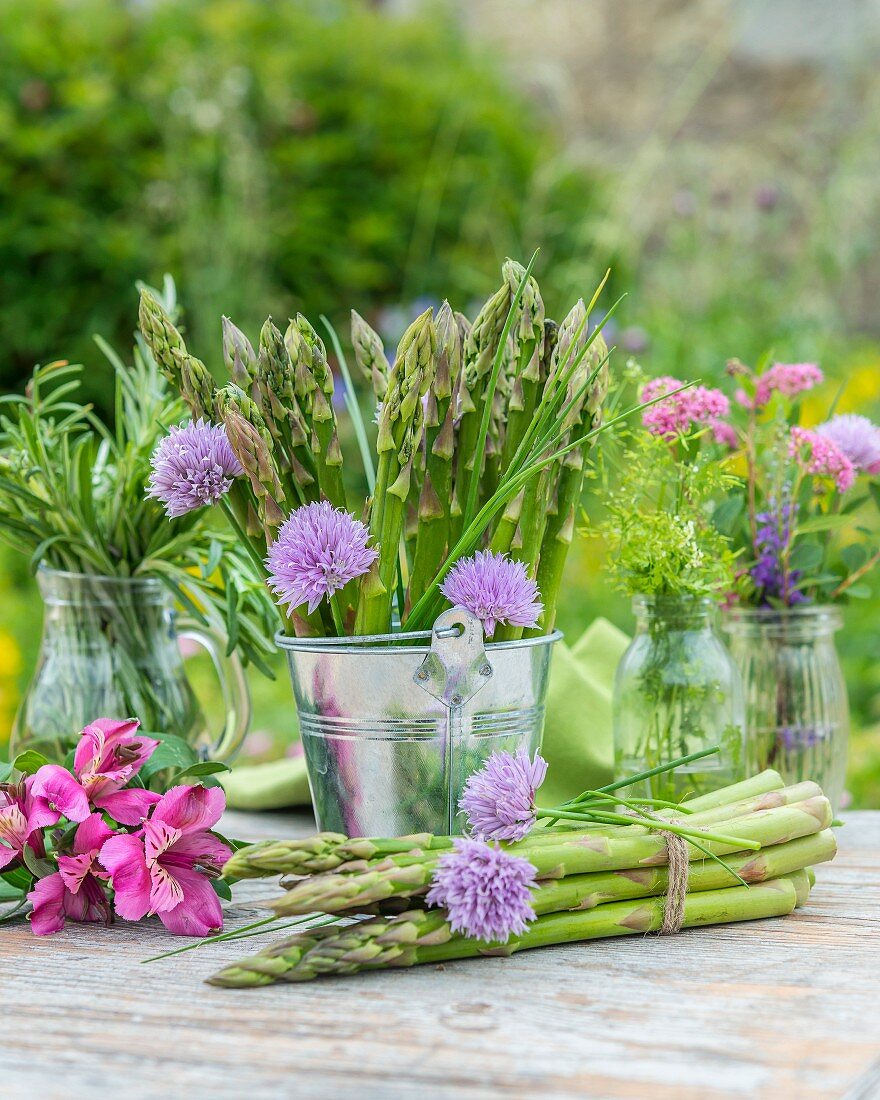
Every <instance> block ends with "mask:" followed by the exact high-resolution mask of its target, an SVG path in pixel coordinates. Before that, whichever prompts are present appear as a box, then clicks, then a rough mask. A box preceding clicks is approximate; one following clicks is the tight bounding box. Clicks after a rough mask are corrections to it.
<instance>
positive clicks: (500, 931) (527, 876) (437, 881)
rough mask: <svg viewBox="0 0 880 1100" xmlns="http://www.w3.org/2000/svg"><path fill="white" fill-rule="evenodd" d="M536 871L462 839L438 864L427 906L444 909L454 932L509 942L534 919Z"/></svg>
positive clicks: (493, 848) (479, 842)
mask: <svg viewBox="0 0 880 1100" xmlns="http://www.w3.org/2000/svg"><path fill="white" fill-rule="evenodd" d="M534 885H535V868H534V867H533V866H532V865H531V863H529V861H528V860H527V859H522V858H521V857H520V856H513V855H511V854H510V853H509V852H505V851H504V850H503V849H502V848H499V847H498V846H497V845H493V844H485V843H484V842H483V841H482V840H470V839H468V838H464V837H462V838H459V839H457V840H454V841H453V849H452V851H447V852H444V853H443V855H442V856H441V857H440V859H439V860H438V861H437V869H436V871H435V872H434V878H433V885H432V886H431V889H430V890H429V891H428V897H427V901H428V904H429V905H435V906H439V907H442V908H445V909H446V911H447V913H448V915H449V924H450V927H451V928H452V931H453V932H462V933H463V934H464V935H465V936H469V937H470V938H471V939H475V940H483V941H484V942H485V943H507V941H508V939H510V937H511V936H515V935H520V934H522V933H523V932H525V930H526V926H527V925H528V923H529V921H533V920H534V919H535V910H534V909H533V908H532V895H531V890H532V887H533V886H534Z"/></svg>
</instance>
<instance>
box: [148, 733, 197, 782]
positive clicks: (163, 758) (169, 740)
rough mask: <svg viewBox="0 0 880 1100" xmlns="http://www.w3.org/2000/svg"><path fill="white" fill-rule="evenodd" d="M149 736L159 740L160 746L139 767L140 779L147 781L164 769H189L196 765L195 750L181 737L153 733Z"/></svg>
mask: <svg viewBox="0 0 880 1100" xmlns="http://www.w3.org/2000/svg"><path fill="white" fill-rule="evenodd" d="M151 736H152V737H157V738H159V739H160V741H161V744H160V745H159V747H158V748H157V749H156V751H155V752H154V753H153V755H152V756H151V757H150V759H149V760H148V761H147V762H146V763H145V764H144V765H143V766H142V767H141V769H140V772H139V773H138V774H139V775H140V777H141V779H143V780H147V779H149V778H150V777H151V776H153V775H155V774H156V772H160V771H163V770H164V769H165V768H178V769H179V768H189V767H191V766H192V765H193V764H196V763H198V759H199V757H198V754H197V753H196V751H195V749H194V748H193V747H192V745H189V744H187V742H186V741H184V740H183V738H182V737H176V736H175V735H174V734H173V733H166V734H158V733H154V734H151Z"/></svg>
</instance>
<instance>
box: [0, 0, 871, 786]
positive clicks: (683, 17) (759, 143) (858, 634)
mask: <svg viewBox="0 0 880 1100" xmlns="http://www.w3.org/2000/svg"><path fill="white" fill-rule="evenodd" d="M850 6H851V5H849V4H846V3H845V4H843V5H842V8H844V9H847V10H848V9H849V7H850ZM807 8H808V9H809V12H807V14H806V15H805V14H804V9H803V8H799V7H798V5H797V4H795V5H793V6H792V5H791V4H789V3H788V2H787V0H785V2H783V0H780V3H778V4H775V5H774V13H773V15H772V16H771V15H770V14H769V13H768V12H767V9H766V7H764V8H763V10H762V5H760V4H759V5H754V4H750V3H748V2H739V3H738V2H735V0H730V2H723V3H717V2H714V3H713V2H709V0H540V2H539V0H511V2H504V0H471V2H470V3H464V2H461V3H459V2H446V3H430V2H418V0H410V2H404V0H397V2H388V3H375V2H374V3H367V2H366V0H322V2H321V3H309V2H305V0H279V2H269V0H156V2H145V3H120V2H119V0H0V286H2V293H0V334H2V344H0V347H2V352H3V353H2V355H0V386H2V387H3V388H6V389H15V388H19V387H20V386H21V385H22V384H23V382H24V379H25V378H26V376H27V374H28V373H29V371H30V369H31V367H32V366H33V364H34V363H35V362H38V361H42V362H46V361H49V360H51V359H54V358H67V359H71V360H76V361H82V362H85V363H86V364H87V365H88V366H89V367H90V368H93V369H90V371H89V372H88V378H89V386H90V388H91V391H92V394H93V396H94V398H95V400H96V401H97V402H98V403H99V404H101V403H103V402H105V401H106V397H107V394H108V393H109V389H110V384H111V379H110V371H109V368H108V367H107V366H106V365H105V364H104V362H103V360H102V357H101V356H100V353H99V352H98V350H97V348H96V347H95V346H94V344H93V343H92V340H91V336H92V334H93V333H95V332H100V333H102V334H103V335H104V336H106V337H107V338H108V339H110V340H111V342H113V343H114V344H115V345H116V346H117V347H118V348H120V349H124V348H126V347H127V346H128V345H129V342H130V338H131V331H132V328H133V326H134V322H135V309H136V297H135V292H134V282H135V280H136V279H138V278H144V279H146V280H147V281H150V282H154V283H156V282H158V281H159V280H160V279H161V276H162V273H163V272H165V271H170V272H172V273H173V274H174V276H175V278H176V280H177V282H178V286H179V289H180V294H181V298H182V300H183V301H184V303H185V304H186V307H187V330H188V340H189V341H190V343H191V345H192V347H193V348H194V349H195V350H196V352H197V353H198V354H199V355H201V356H202V357H203V358H204V359H205V360H206V361H207V362H208V363H209V365H216V364H217V363H218V361H219V353H220V341H219V318H220V315H221V313H227V314H229V315H231V316H232V317H233V318H234V319H235V320H236V322H237V323H238V324H239V325H241V326H242V327H243V328H245V329H246V330H247V331H249V332H250V333H251V334H255V333H256V330H257V327H258V325H259V324H260V322H261V321H262V320H263V318H264V317H265V316H266V315H267V314H268V313H273V314H275V315H276V316H278V317H286V316H288V315H289V314H290V313H292V312H293V311H295V310H302V311H303V312H305V313H306V314H307V315H309V316H311V317H312V318H313V319H316V318H317V316H318V314H320V313H321V312H324V313H327V314H328V315H329V316H330V317H331V318H332V319H333V320H334V321H335V322H336V323H337V325H338V327H340V329H342V330H344V328H345V322H346V319H347V314H348V310H349V309H350V308H351V307H354V308H357V309H358V310H359V311H360V312H362V313H364V314H365V315H367V316H368V317H369V318H370V319H371V320H372V321H374V323H375V324H377V325H378V326H379V327H380V328H381V329H382V330H383V334H384V335H385V336H386V337H387V338H388V340H389V341H393V340H394V339H396V337H397V336H398V335H399V332H400V331H401V330H402V328H403V327H404V325H405V324H406V322H407V321H408V320H409V319H410V317H411V316H412V315H414V314H415V313H416V312H417V311H418V310H419V308H420V307H421V304H422V302H423V301H424V300H425V299H426V298H427V299H429V300H437V299H440V298H442V297H443V296H448V297H449V298H450V300H451V301H452V303H453V305H454V306H456V307H457V308H462V309H465V310H468V309H469V308H470V306H471V304H472V302H473V300H474V299H475V298H476V297H485V296H486V295H487V294H488V293H489V292H490V290H491V289H492V288H493V287H494V285H495V282H496V280H497V272H498V268H499V265H500V262H501V260H502V259H503V258H504V256H505V255H514V256H516V257H518V258H521V259H523V258H527V257H528V255H530V253H531V251H532V250H533V249H534V248H535V247H538V246H540V247H541V254H540V258H539V262H538V268H537V271H536V274H537V275H538V278H539V281H540V283H541V287H542V290H543V291H544V293H545V297H546V300H547V306H548V314H549V315H551V316H554V315H556V316H558V315H559V314H560V313H561V312H562V311H563V310H565V309H567V307H568V305H569V304H570V302H571V300H573V298H574V297H575V296H577V295H578V294H587V293H589V292H590V291H591V290H592V288H593V287H594V286H595V284H596V282H597V281H598V279H599V278H600V277H601V275H602V273H603V272H604V270H605V269H606V267H608V266H610V267H612V272H613V274H612V287H611V295H616V294H617V293H620V292H623V291H626V292H627V295H628V297H627V299H626V301H625V303H624V305H623V307H622V309H621V310H620V312H619V314H618V317H617V318H616V322H617V323H616V329H615V331H614V333H613V334H612V338H613V340H614V342H615V343H616V344H617V345H618V347H619V349H620V351H619V353H618V363H620V364H622V362H623V361H624V358H625V356H627V355H634V356H637V357H638V358H639V360H640V362H641V363H642V364H643V366H644V367H645V368H646V369H647V370H648V371H650V372H652V373H658V374H659V373H669V374H675V375H679V376H682V377H688V378H696V377H702V378H706V379H712V378H714V379H715V380H717V379H718V377H719V376H720V375H721V372H722V371H723V369H724V365H725V362H726V360H727V359H728V358H729V357H733V356H737V357H739V358H741V359H743V360H745V361H754V360H755V359H756V358H757V357H758V356H759V355H761V354H763V353H765V352H767V351H769V350H771V349H772V351H773V354H774V355H775V356H776V357H777V358H779V359H783V360H789V361H795V360H812V361H818V362H819V363H820V364H821V365H822V367H823V369H824V370H825V371H826V374H827V376H828V379H829V381H828V383H827V384H826V386H825V387H824V388H823V390H822V391H821V392H817V393H816V394H815V395H814V397H812V398H811V407H810V409H809V410H808V413H809V416H810V417H811V421H812V422H818V421H820V420H821V419H823V418H824V416H825V413H826V411H827V408H828V407H829V405H830V403H831V401H832V400H833V399H834V397H835V395H836V393H837V392H838V390H839V389H840V386H841V385H842V384H844V383H845V388H844V390H843V394H842V397H841V399H840V408H841V409H842V410H843V409H851V410H858V411H861V412H865V413H867V414H869V415H873V416H874V418H875V419H880V382H878V375H880V350H878V335H880V327H878V318H877V316H876V312H875V309H876V307H875V300H876V289H877V286H878V285H880V259H878V257H880V248H878V244H880V241H878V239H877V238H878V236H880V218H878V216H877V215H878V213H880V187H878V183H877V180H878V178H880V171H878V169H880V163H878V148H880V141H878V138H880V134H878V130H880V110H878V109H877V108H878V106H880V79H878V77H877V75H876V73H877V71H878V69H877V66H876V63H875V62H876V53H872V43H873V42H874V38H873V37H872V35H873V33H874V30H876V28H873V27H861V28H860V27H856V28H855V31H854V33H853V35H852V36H850V37H851V39H852V41H850V38H847V37H846V36H843V37H841V32H840V28H841V27H845V26H847V25H848V24H847V21H846V18H844V15H845V14H846V13H844V14H841V12H838V13H837V15H836V17H834V26H831V27H829V26H828V25H826V24H823V23H822V22H821V19H819V16H815V18H816V19H817V20H818V22H817V23H816V26H815V27H814V30H815V35H814V38H813V39H810V37H809V35H805V31H804V28H805V27H806V29H807V30H809V29H810V28H809V23H810V19H811V18H813V16H812V15H810V12H813V14H814V15H815V11H816V8H815V5H812V4H808V5H807ZM786 11H787V12H788V13H789V14H788V18H789V19H790V20H793V22H791V24H790V26H788V25H786V22H785V15H784V13H785V12H786ZM781 13H782V14H781ZM826 18H827V13H826ZM795 28H796V29H797V34H795V33H792V32H793V30H794V29H795ZM869 31H870V33H869ZM776 47H778V48H776ZM608 300H609V301H610V300H611V296H609V299H608ZM601 554H602V547H601V545H600V544H599V542H598V540H586V541H583V542H582V543H580V544H579V545H578V546H577V548H576V550H575V552H574V553H573V555H572V560H571V564H570V567H569V572H568V598H567V599H566V600H565V601H564V603H563V608H562V612H561V615H562V624H561V625H562V626H563V627H564V628H565V629H566V631H567V632H568V633H569V634H570V635H572V636H576V635H577V634H578V633H579V631H580V630H582V629H583V628H584V626H585V625H586V624H587V623H588V622H589V620H590V618H591V617H592V616H593V615H595V614H606V615H608V616H609V617H611V618H612V619H614V620H615V621H616V622H618V623H619V624H620V625H621V626H623V627H625V628H627V627H628V626H629V624H630V617H629V611H628V608H627V607H626V606H625V605H624V604H623V602H622V601H621V600H620V599H619V598H618V597H615V596H612V595H611V594H610V593H609V591H608V588H607V585H606V584H605V583H604V580H603V578H602V576H601V573H600V564H601ZM873 583H874V595H873V598H872V599H871V600H867V601H862V602H860V603H858V604H855V605H853V606H852V607H850V608H847V610H846V629H845V631H844V633H843V635H842V636H841V638H840V648H841V651H842V653H843V656H844V661H845V666H846V672H847V677H848V682H849V687H850V693H851V699H852V703H853V709H854V725H855V730H856V732H855V735H854V740H853V754H852V766H851V780H850V787H851V790H852V793H853V796H854V799H855V800H856V801H857V802H858V803H859V804H861V805H880V627H878V623H880V583H878V580H877V578H875V579H874V582H873ZM37 606H38V605H37V603H36V598H35V595H34V591H33V587H32V582H31V580H30V578H29V574H28V569H27V563H26V562H25V561H23V560H20V559H18V558H16V557H15V556H14V555H13V554H11V553H8V552H4V554H3V557H2V575H0V738H2V737H3V735H4V733H5V732H6V731H7V730H8V728H9V725H10V723H11V719H12V715H13V713H14V709H15V705H16V702H17V698H18V695H19V693H20V691H21V690H22V688H23V686H24V684H25V683H26V682H27V678H28V675H29V672H30V669H31V668H32V665H33V661H34V657H35V653H36V647H37V643H38V631H39V622H38V616H37V613H36V608H37ZM253 686H254V691H255V694H256V696H257V704H258V706H257V722H256V726H255V732H254V734H253V735H252V738H251V743H250V751H251V753H252V754H253V755H255V756H258V757H259V756H265V755H272V754H277V753H278V752H280V751H283V737H284V734H285V729H286V726H287V725H288V724H289V721H290V719H289V715H290V710H291V702H290V698H289V695H288V689H287V686H286V684H285V683H284V680H283V677H282V678H280V679H279V681H278V683H277V684H269V683H267V682H265V681H260V680H259V679H258V678H257V677H254V678H253Z"/></svg>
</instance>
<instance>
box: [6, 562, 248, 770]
mask: <svg viewBox="0 0 880 1100" xmlns="http://www.w3.org/2000/svg"><path fill="white" fill-rule="evenodd" d="M37 583H38V584H39V587H40V593H41V595H42V597H43V636H42V640H41V643H40V655H39V660H38V662H37V668H36V671H35V673H34V676H33V679H32V680H31V683H30V686H29V687H28V689H27V691H26V693H25V696H24V698H23V699H22V702H21V705H20V707H19V710H18V714H17V716H16V719H15V724H14V726H13V730H12V746H11V747H12V754H13V756H14V755H15V754H17V753H19V752H21V751H23V750H24V749H30V748H32V749H36V750H37V751H39V752H41V753H43V755H44V756H46V757H48V758H49V759H50V760H52V761H53V762H60V761H61V760H63V758H64V756H65V754H66V753H67V752H68V751H69V750H70V748H71V747H72V746H73V744H74V743H75V739H76V735H77V733H79V731H80V730H81V729H82V728H83V726H85V725H87V724H88V723H89V722H90V721H92V720H93V719H95V718H102V717H108V718H129V717H135V718H139V719H140V722H141V729H143V730H144V731H145V732H157V733H172V734H175V735H177V736H178V737H181V738H183V739H184V740H185V741H188V742H189V743H190V744H191V745H193V747H195V748H196V749H198V751H199V754H200V756H201V757H202V758H203V759H212V760H229V759H230V758H231V757H232V756H233V755H234V754H235V752H236V751H237V749H238V748H239V747H240V745H241V742H242V741H243V740H244V735H245V733H246V732H247V725H248V722H249V720H250V696H249V694H248V689H247V682H246V680H245V676H244V671H243V669H242V667H241V662H240V661H239V659H238V657H237V656H235V655H234V654H233V656H232V657H227V656H226V655H225V649H226V641H225V639H224V638H223V637H222V636H221V635H219V634H215V633H214V632H212V631H210V630H207V629H205V628H204V627H203V626H202V625H201V624H199V623H195V622H192V621H189V620H187V619H185V618H183V617H178V616H177V615H176V613H175V611H174V605H173V599H172V596H171V593H170V592H169V590H168V589H167V588H166V587H165V586H164V585H163V584H162V582H161V581H160V580H159V579H158V578H156V577H133V578H127V577H102V576H92V575H90V574H85V573H65V572H60V571H57V570H52V569H40V570H39V572H38V573H37ZM182 638H185V639H189V640H191V641H193V642H197V643H198V644H199V645H201V646H204V648H205V649H206V650H207V651H208V654H209V655H210V657H211V660H212V662H213V664H214V667H215V669H216V671H217V675H218V678H219V680H220V687H221V692H222V698H223V709H224V712H225V715H226V718H225V724H224V727H223V729H222V730H220V731H214V732H212V731H210V730H208V729H207V725H206V721H205V717H204V715H203V713H202V710H201V707H200V706H199V703H198V700H197V699H196V697H195V694H194V693H193V690H192V687H191V686H190V684H189V681H188V679H187V677H186V672H185V669H184V662H183V656H182V654H181V651H180V645H179V641H180V639H182Z"/></svg>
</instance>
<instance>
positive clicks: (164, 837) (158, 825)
mask: <svg viewBox="0 0 880 1100" xmlns="http://www.w3.org/2000/svg"><path fill="white" fill-rule="evenodd" d="M143 836H144V854H145V856H146V859H147V866H148V867H149V866H150V864H151V863H154V862H155V861H156V860H157V859H158V858H159V857H160V856H161V855H163V854H164V853H165V852H167V851H168V849H169V848H170V847H171V845H172V844H174V843H175V842H176V841H178V840H180V838H181V837H182V836H183V833H181V832H180V830H179V829H174V828H172V826H170V825H168V824H166V823H165V822H164V821H145V822H144V833H143Z"/></svg>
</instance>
